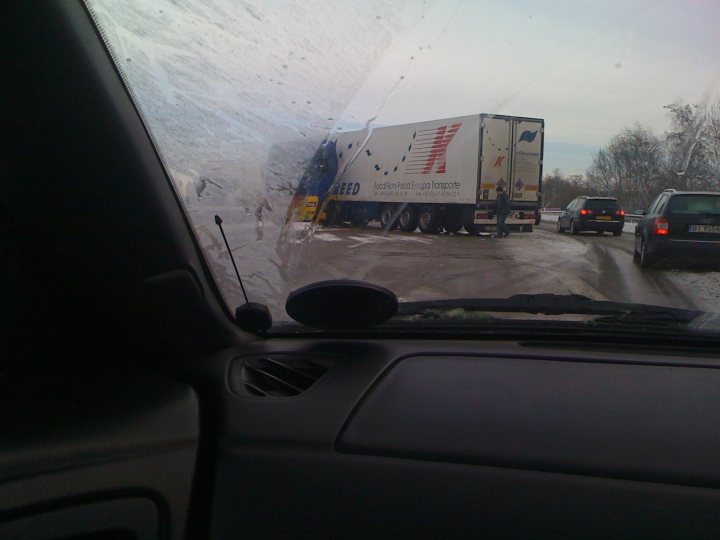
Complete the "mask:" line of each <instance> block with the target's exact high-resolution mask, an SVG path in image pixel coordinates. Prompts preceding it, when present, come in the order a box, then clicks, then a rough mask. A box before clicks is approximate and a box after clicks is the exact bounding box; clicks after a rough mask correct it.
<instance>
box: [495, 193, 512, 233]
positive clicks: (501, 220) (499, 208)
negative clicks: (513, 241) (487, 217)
mask: <svg viewBox="0 0 720 540" xmlns="http://www.w3.org/2000/svg"><path fill="white" fill-rule="evenodd" d="M509 213H510V197H508V195H507V193H505V189H503V187H502V186H499V187H498V188H497V200H496V201H495V217H497V234H496V235H495V238H505V237H507V236H510V229H509V228H508V226H507V225H505V220H506V219H507V217H508V214H509Z"/></svg>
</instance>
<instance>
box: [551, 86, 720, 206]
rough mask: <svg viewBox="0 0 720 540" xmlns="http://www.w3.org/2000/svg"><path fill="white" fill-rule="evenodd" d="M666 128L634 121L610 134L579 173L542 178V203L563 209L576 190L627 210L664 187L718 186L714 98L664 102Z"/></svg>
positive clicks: (718, 118) (719, 115) (719, 128)
mask: <svg viewBox="0 0 720 540" xmlns="http://www.w3.org/2000/svg"><path fill="white" fill-rule="evenodd" d="M665 109H666V110H667V113H668V117H669V120H670V131H668V132H666V133H665V134H664V135H662V136H661V137H658V136H656V135H655V134H654V133H653V132H652V130H650V129H648V128H647V127H645V126H642V125H640V124H636V125H635V126H634V127H632V128H629V129H624V130H623V131H621V132H620V133H618V134H617V135H615V136H614V137H612V138H611V139H610V141H609V142H608V144H607V145H606V146H605V147H603V148H602V149H601V150H600V151H598V152H597V154H595V155H594V156H593V162H592V165H591V166H590V168H588V170H587V171H586V173H585V176H582V175H571V176H565V175H563V174H562V172H561V171H560V170H559V169H555V170H554V171H553V172H552V173H550V174H547V175H545V177H544V179H543V194H544V197H543V204H544V206H546V207H548V208H555V207H559V208H564V207H565V206H567V204H568V203H569V202H570V201H572V200H573V199H574V198H575V197H577V196H578V195H602V196H613V197H617V198H618V199H619V200H620V202H621V204H622V205H623V206H624V207H625V208H626V209H628V210H630V211H632V210H634V209H637V208H647V206H648V205H649V203H650V202H651V201H652V200H653V199H654V198H655V196H656V195H657V194H658V193H659V192H660V191H662V190H663V189H666V188H675V189H681V190H707V191H718V190H719V189H720V101H718V100H715V101H714V102H712V103H711V104H706V105H693V106H691V105H687V104H681V103H673V104H671V105H666V106H665Z"/></svg>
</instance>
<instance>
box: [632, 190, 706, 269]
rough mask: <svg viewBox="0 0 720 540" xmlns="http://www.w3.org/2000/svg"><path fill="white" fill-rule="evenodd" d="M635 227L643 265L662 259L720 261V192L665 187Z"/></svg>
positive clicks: (636, 242) (640, 260) (637, 248)
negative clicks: (680, 258) (681, 258)
mask: <svg viewBox="0 0 720 540" xmlns="http://www.w3.org/2000/svg"><path fill="white" fill-rule="evenodd" d="M642 213H643V218H642V220H641V221H640V222H639V223H638V224H637V226H636V227H635V259H636V260H637V261H639V262H640V265H641V266H642V267H644V268H646V267H648V266H651V265H653V264H654V263H655V262H657V261H658V260H659V259H662V258H669V257H675V258H677V257H683V258H684V260H685V261H687V262H693V261H697V262H703V261H705V260H707V259H709V258H713V259H715V261H714V262H716V261H718V260H720V193H712V192H705V191H676V190H674V189H666V190H665V191H663V192H662V193H661V194H660V195H658V197H657V198H656V199H655V200H654V201H653V203H652V204H651V205H650V208H648V210H647V212H642Z"/></svg>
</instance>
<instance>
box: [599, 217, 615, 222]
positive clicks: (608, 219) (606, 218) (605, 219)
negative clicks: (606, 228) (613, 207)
mask: <svg viewBox="0 0 720 540" xmlns="http://www.w3.org/2000/svg"><path fill="white" fill-rule="evenodd" d="M598 219H600V220H602V221H610V220H611V219H612V218H611V217H610V216H598Z"/></svg>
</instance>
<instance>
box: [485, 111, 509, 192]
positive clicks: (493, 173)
mask: <svg viewBox="0 0 720 540" xmlns="http://www.w3.org/2000/svg"><path fill="white" fill-rule="evenodd" d="M480 125H481V134H482V146H481V158H480V182H479V183H480V185H479V189H478V198H477V200H478V203H482V202H483V201H488V202H494V201H495V199H497V188H498V187H499V186H502V187H503V188H505V190H506V191H507V192H508V193H509V192H510V161H511V159H510V156H511V149H512V128H513V120H512V119H510V118H506V117H502V116H483V117H482V121H481V123H480Z"/></svg>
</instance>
